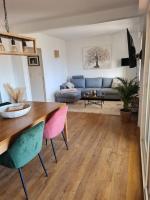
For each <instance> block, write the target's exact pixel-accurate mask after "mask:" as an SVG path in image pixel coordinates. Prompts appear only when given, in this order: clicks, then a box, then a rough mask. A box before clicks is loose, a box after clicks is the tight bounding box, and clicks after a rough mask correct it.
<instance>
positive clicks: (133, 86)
mask: <svg viewBox="0 0 150 200" xmlns="http://www.w3.org/2000/svg"><path fill="white" fill-rule="evenodd" d="M118 80H119V81H120V84H119V85H118V86H117V87H116V89H117V90H118V92H119V94H120V97H121V100H122V102H123V109H121V110H120V115H121V119H122V121H124V122H129V121H130V119H131V103H132V101H133V99H134V98H135V96H137V95H138V91H139V83H138V81H137V80H136V78H134V79H132V80H130V81H129V80H127V79H124V78H118Z"/></svg>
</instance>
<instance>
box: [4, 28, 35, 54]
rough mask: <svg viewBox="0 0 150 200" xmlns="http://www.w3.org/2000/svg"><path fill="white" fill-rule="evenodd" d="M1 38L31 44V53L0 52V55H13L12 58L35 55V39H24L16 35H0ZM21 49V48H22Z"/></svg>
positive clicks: (24, 37)
mask: <svg viewBox="0 0 150 200" xmlns="http://www.w3.org/2000/svg"><path fill="white" fill-rule="evenodd" d="M0 37H1V38H6V39H9V40H11V39H12V38H13V39H14V40H18V41H20V42H22V41H25V42H32V43H33V47H32V48H33V52H28V53H26V52H23V51H22V52H11V51H6V52H0V55H14V56H34V55H37V49H36V39H35V38H31V37H26V36H21V35H17V34H15V33H7V32H6V33H0ZM22 48H23V47H22Z"/></svg>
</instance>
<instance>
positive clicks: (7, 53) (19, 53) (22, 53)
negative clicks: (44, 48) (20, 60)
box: [0, 52, 37, 56]
mask: <svg viewBox="0 0 150 200" xmlns="http://www.w3.org/2000/svg"><path fill="white" fill-rule="evenodd" d="M0 55H14V56H35V55H37V53H34V52H33V53H24V52H0Z"/></svg>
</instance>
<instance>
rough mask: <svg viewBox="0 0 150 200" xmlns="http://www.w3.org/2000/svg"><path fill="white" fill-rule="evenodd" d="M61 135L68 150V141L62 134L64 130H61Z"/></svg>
mask: <svg viewBox="0 0 150 200" xmlns="http://www.w3.org/2000/svg"><path fill="white" fill-rule="evenodd" d="M61 134H62V136H63V139H64V142H65V145H66V148H67V150H69V148H68V143H67V140H66V137H65V136H64V132H63V131H62V133H61Z"/></svg>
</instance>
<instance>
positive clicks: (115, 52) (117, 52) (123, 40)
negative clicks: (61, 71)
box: [67, 31, 140, 78]
mask: <svg viewBox="0 0 150 200" xmlns="http://www.w3.org/2000/svg"><path fill="white" fill-rule="evenodd" d="M131 34H132V35H133V38H134V42H135V46H136V48H137V50H139V46H140V39H139V38H138V37H139V35H138V34H136V33H132V32H131ZM105 45H110V46H111V49H112V55H111V57H112V62H111V68H109V69H94V70H86V69H83V63H82V60H83V58H82V52H83V48H84V47H89V46H102V47H103V46H105ZM67 56H68V75H69V77H71V76H72V75H84V76H86V77H98V76H102V77H116V76H117V77H118V76H119V77H125V78H133V77H135V76H136V68H134V69H129V67H121V58H126V57H128V46H127V36H126V31H120V32H118V33H115V34H109V35H101V36H99V37H92V38H86V39H83V38H82V39H80V40H70V41H68V42H67Z"/></svg>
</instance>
